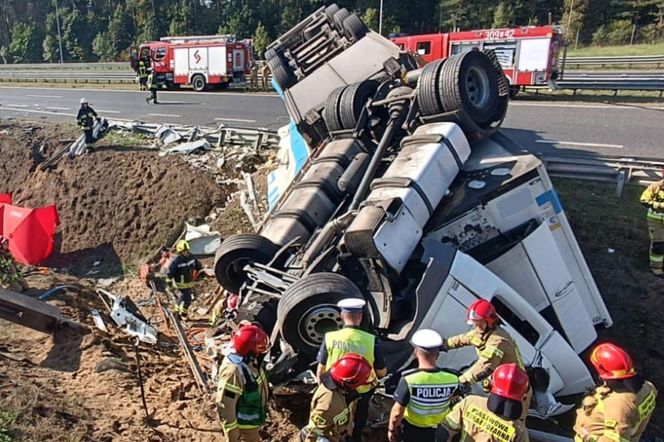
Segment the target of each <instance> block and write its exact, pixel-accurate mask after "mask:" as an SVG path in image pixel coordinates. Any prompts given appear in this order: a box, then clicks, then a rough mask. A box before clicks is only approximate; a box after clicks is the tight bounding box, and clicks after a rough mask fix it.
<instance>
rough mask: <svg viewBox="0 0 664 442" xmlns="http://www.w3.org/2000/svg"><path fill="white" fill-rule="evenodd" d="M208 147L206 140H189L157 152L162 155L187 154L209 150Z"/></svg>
mask: <svg viewBox="0 0 664 442" xmlns="http://www.w3.org/2000/svg"><path fill="white" fill-rule="evenodd" d="M209 149H210V143H209V142H208V141H207V140H197V141H189V142H187V143H182V144H179V145H177V146H175V147H171V148H170V149H166V150H164V151H161V152H160V153H159V156H160V157H163V156H166V155H174V154H186V155H189V154H192V153H196V152H200V151H204V150H209Z"/></svg>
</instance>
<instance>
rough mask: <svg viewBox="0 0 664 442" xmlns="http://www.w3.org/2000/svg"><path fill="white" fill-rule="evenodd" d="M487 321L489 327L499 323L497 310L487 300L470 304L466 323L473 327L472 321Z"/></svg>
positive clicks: (479, 300)
mask: <svg viewBox="0 0 664 442" xmlns="http://www.w3.org/2000/svg"><path fill="white" fill-rule="evenodd" d="M480 319H482V320H485V321H486V322H487V323H488V324H489V327H493V326H494V325H495V324H496V322H498V314H497V313H496V308H495V307H494V306H493V304H491V303H490V302H489V301H487V300H486V299H478V300H477V301H475V302H473V303H472V304H470V307H468V310H467V312H466V321H468V323H469V324H468V325H472V324H471V323H470V321H478V320H480Z"/></svg>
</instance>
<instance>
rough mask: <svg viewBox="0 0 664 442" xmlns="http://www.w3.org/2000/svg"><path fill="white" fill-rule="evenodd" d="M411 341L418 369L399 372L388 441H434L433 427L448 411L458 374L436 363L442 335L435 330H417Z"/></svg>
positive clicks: (456, 384) (457, 382) (434, 428)
mask: <svg viewBox="0 0 664 442" xmlns="http://www.w3.org/2000/svg"><path fill="white" fill-rule="evenodd" d="M410 342H411V344H413V347H415V356H416V357H417V368H416V369H413V370H408V371H406V372H404V373H402V375H401V380H400V381H399V384H398V385H397V389H396V391H395V392H394V406H393V407H392V411H391V413H390V420H389V423H388V430H387V431H388V432H387V438H388V440H389V441H390V442H397V441H398V440H401V441H402V442H433V441H434V439H435V436H436V427H438V425H439V424H440V423H441V422H442V421H443V419H445V416H447V413H449V410H450V400H451V399H452V395H453V393H454V392H456V391H457V388H458V386H459V376H458V375H457V374H456V373H452V372H450V371H447V370H444V369H442V368H438V367H437V366H436V362H437V361H438V356H439V355H440V348H441V347H442V345H443V338H442V337H441V336H440V335H439V334H438V333H437V332H436V331H435V330H429V329H422V330H418V331H416V332H415V333H413V337H412V338H411V341H410Z"/></svg>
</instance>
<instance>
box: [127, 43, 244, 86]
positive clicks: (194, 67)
mask: <svg viewBox="0 0 664 442" xmlns="http://www.w3.org/2000/svg"><path fill="white" fill-rule="evenodd" d="M129 58H130V62H131V67H132V69H134V70H135V71H137V72H138V62H139V61H140V60H144V61H147V63H146V64H147V66H148V67H152V69H153V71H154V75H155V77H156V81H157V82H158V83H159V84H160V85H164V86H166V87H167V88H177V87H179V86H181V85H184V84H190V85H191V86H192V87H193V88H194V90H196V91H202V90H205V89H206V88H207V87H208V86H218V87H220V88H222V89H225V88H227V87H235V88H238V87H246V75H248V74H249V70H250V68H251V50H250V47H249V46H248V45H247V44H246V42H238V41H235V38H233V37H232V36H228V35H211V36H191V37H163V38H161V39H160V41H149V42H146V43H143V44H142V45H141V46H140V47H139V48H138V50H136V49H135V48H132V49H131V52H130V57H129Z"/></svg>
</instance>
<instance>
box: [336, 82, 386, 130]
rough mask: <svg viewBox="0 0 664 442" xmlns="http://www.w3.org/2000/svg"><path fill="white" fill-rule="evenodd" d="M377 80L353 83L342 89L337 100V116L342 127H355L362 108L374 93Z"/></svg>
mask: <svg viewBox="0 0 664 442" xmlns="http://www.w3.org/2000/svg"><path fill="white" fill-rule="evenodd" d="M376 89H378V82H376V81H374V80H367V81H362V82H360V83H355V84H352V85H350V86H348V87H347V88H346V89H344V91H343V93H342V94H341V99H340V101H339V116H340V117H341V125H342V126H343V128H344V129H355V127H356V126H357V120H358V119H359V118H360V114H361V113H362V108H363V107H364V105H365V104H366V103H367V100H368V99H369V98H371V97H373V95H374V94H375V93H376Z"/></svg>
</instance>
